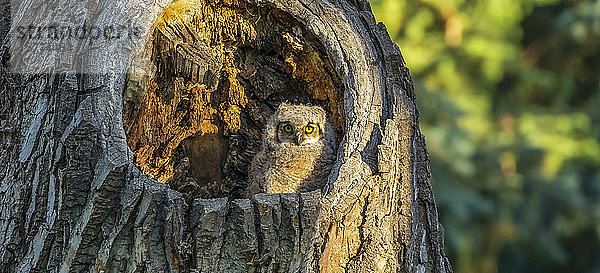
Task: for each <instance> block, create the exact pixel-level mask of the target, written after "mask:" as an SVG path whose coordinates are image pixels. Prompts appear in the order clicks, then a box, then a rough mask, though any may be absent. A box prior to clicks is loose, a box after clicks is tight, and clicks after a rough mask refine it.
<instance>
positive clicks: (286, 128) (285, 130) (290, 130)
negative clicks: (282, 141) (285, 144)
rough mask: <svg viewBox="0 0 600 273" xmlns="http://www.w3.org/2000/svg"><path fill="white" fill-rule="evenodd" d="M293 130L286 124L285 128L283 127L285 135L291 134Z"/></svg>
mask: <svg viewBox="0 0 600 273" xmlns="http://www.w3.org/2000/svg"><path fill="white" fill-rule="evenodd" d="M292 130H293V128H292V125H289V124H286V125H285V126H283V131H284V132H286V133H291V132H292Z"/></svg>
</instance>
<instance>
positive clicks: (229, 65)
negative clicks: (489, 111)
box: [0, 0, 452, 272]
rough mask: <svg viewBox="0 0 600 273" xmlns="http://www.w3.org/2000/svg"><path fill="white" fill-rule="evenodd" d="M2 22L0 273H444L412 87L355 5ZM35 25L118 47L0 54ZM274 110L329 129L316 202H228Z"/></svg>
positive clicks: (77, 45)
mask: <svg viewBox="0 0 600 273" xmlns="http://www.w3.org/2000/svg"><path fill="white" fill-rule="evenodd" d="M5 2H6V1H3V4H4V5H2V7H7V6H8V3H5ZM10 7H11V9H7V8H2V10H0V13H2V15H3V16H2V20H0V35H1V36H0V41H2V44H1V45H0V46H1V47H0V58H1V59H0V64H1V67H0V69H1V70H2V71H1V74H0V147H1V149H2V150H1V151H2V152H1V153H0V166H1V167H0V272H452V269H451V267H450V264H449V262H448V259H447V258H446V257H445V254H444V243H443V237H444V235H443V228H442V227H441V225H440V223H439V222H438V215H437V209H436V206H435V201H434V198H433V193H432V190H431V184H430V174H431V172H430V169H429V158H428V154H427V150H426V146H425V141H424V136H423V135H422V134H421V133H420V131H419V126H418V111H417V109H416V106H415V102H414V100H415V96H414V88H413V83H412V80H411V77H410V74H409V71H408V69H407V68H406V67H405V63H404V60H403V58H402V55H401V53H400V50H399V49H398V47H397V46H396V45H395V44H394V43H393V42H392V41H391V40H390V38H389V36H388V34H387V31H386V29H385V26H384V25H383V24H381V23H380V24H376V22H375V19H374V17H373V15H372V12H371V10H370V7H369V4H368V2H366V1H361V0H356V1H352V0H347V1H344V0H334V1H328V0H311V1H305V0H298V1H287V0H262V1H256V0H248V1H241V0H240V1H237V0H220V1H217V0H214V1H212V0H193V1H192V0H185V1H184V0H179V1H177V2H174V3H173V2H171V1H155V2H147V1H139V0H128V1H113V0H90V1H70V2H68V3H67V2H64V1H62V2H61V1H44V2H43V3H39V2H35V1H31V0H24V1H22V2H17V3H11V5H10ZM5 18H11V20H6V19H5ZM52 24H54V25H58V26H72V27H82V28H86V27H90V26H97V27H98V28H99V29H104V27H106V26H110V25H121V24H123V25H127V26H128V27H129V28H131V29H133V30H134V31H133V32H129V34H130V36H129V39H105V40H103V41H102V43H101V44H94V42H93V41H91V40H92V37H91V36H88V37H85V38H81V39H65V41H64V44H62V46H64V47H65V48H67V47H68V48H70V50H64V51H56V50H55V51H49V52H50V53H47V52H46V53H45V52H42V51H38V49H39V45H36V44H33V43H30V41H31V40H27V39H22V37H21V38H18V37H19V35H20V34H22V33H21V32H22V31H23V28H20V27H24V26H25V27H27V26H31V25H52ZM25 30H30V29H27V28H25ZM112 33H113V32H111V31H109V32H107V34H106V35H109V36H110V35H113V34H112ZM15 48H18V49H19V50H15ZM123 51H125V52H127V53H126V54H123ZM28 60H29V61H28ZM30 60H35V61H34V62H32V61H30ZM282 101H291V102H299V103H311V104H317V105H321V106H323V107H324V108H325V109H326V110H327V111H328V114H329V117H330V119H331V120H332V123H333V125H334V127H335V129H336V134H337V137H338V143H339V147H338V153H337V160H336V163H335V165H334V170H333V171H332V173H331V174H330V176H329V183H328V184H329V185H328V187H327V188H326V189H324V190H323V191H322V192H320V191H316V192H308V193H296V194H273V195H266V194H259V195H256V196H254V198H252V199H251V200H248V199H240V196H241V195H242V194H243V192H244V190H245V187H247V166H248V164H249V162H250V160H251V158H252V156H253V155H254V153H255V152H256V151H257V150H258V145H259V144H258V143H259V141H260V132H261V130H262V127H263V126H264V122H265V120H266V118H267V117H268V116H270V115H271V114H272V113H273V111H274V109H275V108H276V106H277V105H278V104H279V103H280V102H282ZM159 181H160V182H164V183H160V182H159Z"/></svg>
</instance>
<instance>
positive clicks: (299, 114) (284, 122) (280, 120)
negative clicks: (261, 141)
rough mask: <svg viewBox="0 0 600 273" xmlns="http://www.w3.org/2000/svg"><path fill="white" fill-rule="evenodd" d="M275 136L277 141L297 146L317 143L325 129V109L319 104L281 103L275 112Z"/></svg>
mask: <svg viewBox="0 0 600 273" xmlns="http://www.w3.org/2000/svg"><path fill="white" fill-rule="evenodd" d="M275 115H276V117H275V136H276V140H277V142H278V143H291V144H295V145H299V146H303V145H310V144H314V143H319V141H320V140H321V138H322V137H323V130H324V129H325V122H326V116H325V110H323V108H321V107H319V106H306V105H291V104H287V103H282V104H281V105H279V108H277V112H276V113H275Z"/></svg>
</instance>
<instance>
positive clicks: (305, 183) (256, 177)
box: [248, 103, 335, 197]
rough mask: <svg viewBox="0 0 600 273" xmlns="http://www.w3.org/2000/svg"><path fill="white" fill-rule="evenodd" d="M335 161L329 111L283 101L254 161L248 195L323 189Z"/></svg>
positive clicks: (249, 173)
mask: <svg viewBox="0 0 600 273" xmlns="http://www.w3.org/2000/svg"><path fill="white" fill-rule="evenodd" d="M334 161H335V135H334V132H333V127H332V126H331V124H330V123H329V122H328V121H327V116H326V113H325V110H323V108H321V107H319V106H306V105H291V104H287V103H282V104H281V105H279V108H277V111H276V112H275V114H273V116H271V118H270V119H269V120H268V121H267V124H266V127H265V129H264V132H263V139H262V147H261V150H260V151H259V152H258V153H257V154H256V156H255V157H254V159H253V160H252V162H251V163H250V168H249V171H248V179H249V182H250V186H249V188H248V197H251V196H253V195H254V194H256V193H291V192H296V191H311V190H316V189H320V188H323V186H325V184H326V183H327V177H328V176H329V173H330V171H331V166H332V165H333V162H334Z"/></svg>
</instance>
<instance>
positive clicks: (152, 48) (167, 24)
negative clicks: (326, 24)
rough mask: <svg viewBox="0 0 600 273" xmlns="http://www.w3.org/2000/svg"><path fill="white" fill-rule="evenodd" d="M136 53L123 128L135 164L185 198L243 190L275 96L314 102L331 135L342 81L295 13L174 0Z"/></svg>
mask: <svg viewBox="0 0 600 273" xmlns="http://www.w3.org/2000/svg"><path fill="white" fill-rule="evenodd" d="M148 36H149V37H147V38H146V39H145V41H144V45H143V47H142V50H141V52H139V53H138V54H136V55H135V56H134V57H133V64H132V65H131V67H130V69H129V74H128V79H127V83H126V85H125V91H124V96H123V97H124V110H123V116H124V127H125V131H126V135H127V143H128V145H129V147H130V148H131V150H132V152H133V155H134V162H135V164H136V165H137V166H138V167H139V168H140V170H141V171H142V172H143V173H144V174H145V175H147V176H148V177H151V178H154V179H156V180H158V181H159V182H163V183H167V184H169V185H170V187H171V188H173V189H175V190H177V191H180V192H182V193H183V194H184V195H185V196H186V197H202V198H215V197H224V196H230V197H234V198H242V197H244V193H245V190H246V188H247V181H248V166H249V164H250V161H251V160H252V157H253V156H254V155H255V154H256V152H258V149H259V148H260V141H261V132H262V129H263V128H264V124H265V122H266V120H267V119H268V118H269V117H270V116H271V115H272V114H273V113H274V110H275V109H276V108H277V106H278V104H279V103H281V102H283V101H287V102H290V103H302V104H310V105H319V106H322V107H324V109H326V111H327V112H328V117H329V119H330V121H331V123H332V124H333V126H334V128H335V132H336V138H337V143H340V141H341V140H342V138H343V133H344V127H345V124H344V123H345V121H344V109H343V101H342V97H343V95H342V94H343V84H342V82H341V80H340V78H339V76H338V75H337V73H336V71H335V70H334V69H333V66H332V63H331V61H330V60H329V58H328V56H327V52H326V51H325V48H324V46H323V45H322V44H321V42H320V41H319V39H318V38H317V37H316V36H314V34H312V33H311V32H310V31H308V30H307V29H306V28H305V26H304V25H303V24H302V23H300V22H298V21H297V20H296V19H294V18H293V17H292V16H291V15H289V14H287V13H285V12H283V11H281V10H279V9H277V8H274V7H273V6H270V5H265V6H260V5H251V4H248V3H246V2H243V1H221V2H215V1H204V0H196V1H193V0H179V1H176V2H175V3H173V4H172V5H171V6H169V7H168V8H167V9H166V10H165V11H164V12H163V13H162V14H161V15H160V16H159V18H158V19H157V20H156V22H155V23H154V24H153V26H152V28H151V30H150V31H149V34H148Z"/></svg>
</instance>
